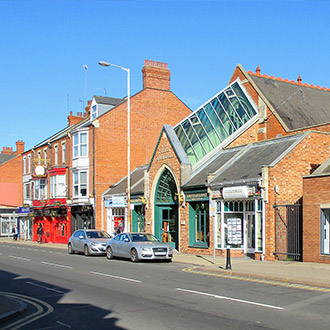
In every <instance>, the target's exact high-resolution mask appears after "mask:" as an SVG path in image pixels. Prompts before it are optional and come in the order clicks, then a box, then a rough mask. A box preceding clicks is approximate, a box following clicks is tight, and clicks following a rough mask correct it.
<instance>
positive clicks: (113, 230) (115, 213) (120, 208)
mask: <svg viewBox="0 0 330 330" xmlns="http://www.w3.org/2000/svg"><path fill="white" fill-rule="evenodd" d="M104 206H105V210H106V219H107V220H106V231H107V232H108V233H109V234H110V235H117V234H119V233H122V232H124V231H125V228H127V226H126V213H127V212H126V209H127V207H126V197H125V196H111V197H108V198H107V199H106V200H105V201H104Z"/></svg>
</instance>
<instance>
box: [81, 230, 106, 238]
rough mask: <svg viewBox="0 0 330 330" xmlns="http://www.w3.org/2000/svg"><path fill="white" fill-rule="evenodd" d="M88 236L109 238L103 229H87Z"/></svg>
mask: <svg viewBox="0 0 330 330" xmlns="http://www.w3.org/2000/svg"><path fill="white" fill-rule="evenodd" d="M86 235H87V237H88V238H111V236H110V235H109V234H108V233H107V232H105V231H87V232H86Z"/></svg>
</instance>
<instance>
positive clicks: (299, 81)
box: [297, 75, 302, 85]
mask: <svg viewBox="0 0 330 330" xmlns="http://www.w3.org/2000/svg"><path fill="white" fill-rule="evenodd" d="M301 81H302V79H301V77H300V75H299V77H298V79H297V82H298V84H299V85H301Z"/></svg>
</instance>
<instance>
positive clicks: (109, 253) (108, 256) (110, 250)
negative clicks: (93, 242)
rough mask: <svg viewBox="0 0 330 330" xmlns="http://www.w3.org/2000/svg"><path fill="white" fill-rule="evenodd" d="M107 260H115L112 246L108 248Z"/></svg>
mask: <svg viewBox="0 0 330 330" xmlns="http://www.w3.org/2000/svg"><path fill="white" fill-rule="evenodd" d="M107 259H113V252H112V248H111V246H108V247H107Z"/></svg>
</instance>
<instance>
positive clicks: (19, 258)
mask: <svg viewBox="0 0 330 330" xmlns="http://www.w3.org/2000/svg"><path fill="white" fill-rule="evenodd" d="M8 257H9V258H14V259H18V260H24V261H31V259H28V258H23V257H18V256H8Z"/></svg>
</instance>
